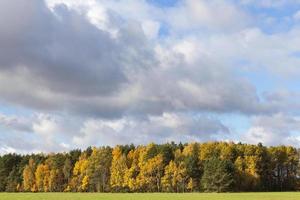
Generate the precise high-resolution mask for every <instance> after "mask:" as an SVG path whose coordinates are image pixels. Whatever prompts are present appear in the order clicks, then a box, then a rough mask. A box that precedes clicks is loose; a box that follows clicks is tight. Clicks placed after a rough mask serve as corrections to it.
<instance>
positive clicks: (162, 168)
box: [0, 142, 300, 192]
mask: <svg viewBox="0 0 300 200" xmlns="http://www.w3.org/2000/svg"><path fill="white" fill-rule="evenodd" d="M299 152H300V151H299V150H297V149H296V148H294V147H291V146H277V147H266V146H263V145H262V144H258V145H250V144H242V143H237V144H236V143H231V142H207V143H189V144H181V143H180V144H175V143H167V144H153V143H151V144H149V145H139V146H134V145H119V146H116V147H114V148H112V147H108V146H107V147H99V148H96V147H93V148H92V147H89V148H87V149H86V150H84V151H81V150H79V149H77V150H72V151H70V152H66V153H51V154H32V155H18V154H6V155H2V156H0V191H6V192H227V191H237V192H238V191H292V190H299V189H300V187H299V183H300V167H299Z"/></svg>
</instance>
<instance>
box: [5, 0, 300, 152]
mask: <svg viewBox="0 0 300 200" xmlns="http://www.w3.org/2000/svg"><path fill="white" fill-rule="evenodd" d="M295 3H298V1H276V2H275V1H269V0H267V1H255V0H254V1H253V0H247V1H239V2H236V1H226V2H223V1H217V0H212V1H208V0H201V1H196V0H187V1H178V2H176V3H174V4H172V6H164V7H160V6H159V4H156V3H151V2H149V1H140V0H132V1H117V0H111V1H105V0H87V1H84V0H78V1H74V0H47V1H40V0H32V1H30V2H28V1H26V0H4V1H1V2H0V13H1V18H0V43H1V46H0V94H1V95H0V108H1V105H2V103H5V104H8V105H10V106H12V107H14V106H20V107H21V108H25V109H28V110H30V112H31V113H32V116H31V117H22V116H21V115H20V114H18V113H15V114H14V115H13V116H10V115H5V114H3V115H0V126H1V128H3V129H4V130H8V132H9V133H5V134H2V135H0V145H1V146H2V150H0V151H2V152H7V151H13V149H14V150H15V151H19V152H22V151H24V152H30V151H41V150H44V151H58V150H66V149H69V148H73V147H78V146H80V147H86V146H88V145H106V144H112V145H114V144H117V143H130V142H134V143H145V142H149V141H155V142H164V141H171V140H174V141H190V140H197V141H207V140H214V139H224V138H226V137H227V136H228V135H230V133H231V131H230V130H231V128H233V129H234V127H228V126H227V125H225V123H224V122H222V120H223V119H222V117H224V116H227V115H228V116H229V115H231V114H235V115H240V116H243V117H246V118H247V119H248V120H251V119H253V118H254V121H253V123H252V125H253V126H252V127H251V128H250V129H249V131H248V132H247V133H246V134H245V136H244V137H245V138H246V139H245V140H247V141H250V142H257V141H264V142H265V143H266V144H277V143H279V142H280V141H284V142H285V143H291V140H292V138H294V135H293V134H292V133H293V132H294V131H295V130H296V129H298V128H297V127H296V126H295V125H292V124H296V122H297V120H298V118H297V116H298V115H299V113H298V112H297V110H298V108H299V103H298V102H297V101H296V100H295V99H298V97H299V95H300V92H299V91H298V90H297V89H293V91H292V89H291V83H290V81H295V80H297V78H298V76H299V74H300V70H299V69H298V65H299V64H300V62H299V61H300V60H299V45H300V40H299V36H298V35H299V30H300V29H299V27H298V26H296V25H294V24H292V23H291V24H290V27H288V28H287V29H284V30H282V31H278V32H271V33H270V32H267V31H265V29H264V28H266V27H262V24H260V23H258V22H257V19H258V18H257V15H256V14H253V13H251V7H252V6H256V7H260V8H261V7H263V8H268V9H269V8H272V9H280V8H279V7H280V6H279V5H284V6H288V5H291V4H293V5H295ZM16 13H18V15H16ZM260 14H261V13H260ZM260 18H261V19H262V21H265V22H267V21H268V22H270V23H269V25H268V26H273V25H272V24H274V20H275V21H276V19H277V18H278V17H277V16H272V13H265V14H264V15H259V19H260ZM287 18H289V19H293V18H294V19H296V18H297V13H294V12H292V13H290V15H289V16H287ZM272 20H273V22H272ZM258 21H260V20H258ZM260 73H261V75H262V78H261V77H259V76H258V77H256V74H260ZM265 77H267V78H269V79H270V80H269V79H267V78H266V79H265ZM262 79H263V80H262ZM274 82H275V83H274ZM279 82H280V83H281V84H282V86H281V88H278V87H277V85H278V84H277V83H279ZM265 83H266V84H265ZM3 105H4V104H3ZM278 113H280V114H278ZM211 116H217V117H211ZM286 116H287V117H288V118H291V119H294V120H296V122H293V123H288V122H287V121H286V119H285V117H286ZM273 118H274V119H273ZM275 119H276V120H278V122H274V123H273V122H272V123H271V122H269V121H272V120H275ZM276 123H278V124H288V125H287V126H283V125H282V127H281V128H278V127H277V128H276V129H275V128H272V127H273V125H271V124H276ZM230 124H234V123H233V122H231V123H230ZM237 126H238V125H237ZM274 127H276V126H274ZM285 128H286V129H287V133H285V132H284V131H283V130H284V129H285ZM279 129H280V130H279ZM231 134H232V133H231ZM236 135H238V133H236ZM231 136H232V135H231ZM285 136H287V138H289V139H286V140H284V137H285ZM21 138H28V139H25V140H24V141H23V143H22V144H21V142H19V143H14V142H13V141H14V140H17V141H22V140H21ZM41 139H43V140H44V144H45V145H42V144H41V143H40V140H41ZM229 139H230V137H229Z"/></svg>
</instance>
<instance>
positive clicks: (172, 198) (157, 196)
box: [0, 192, 300, 200]
mask: <svg viewBox="0 0 300 200" xmlns="http://www.w3.org/2000/svg"><path fill="white" fill-rule="evenodd" d="M0 199H1V200H120V199H124V200H300V192H282V193H275V192H274V193H273V192H272V193H267V192H266V193H185V194H174V193H172V194H169V193H143V194H134V193H129V194H127V193H125V194H120V193H119V194H111V193H105V194H103V193H0Z"/></svg>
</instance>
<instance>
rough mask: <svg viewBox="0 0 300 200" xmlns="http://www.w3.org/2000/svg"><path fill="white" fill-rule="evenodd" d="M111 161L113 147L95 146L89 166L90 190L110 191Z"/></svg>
mask: <svg viewBox="0 0 300 200" xmlns="http://www.w3.org/2000/svg"><path fill="white" fill-rule="evenodd" d="M111 162H112V149H111V148H110V147H101V148H93V150H92V154H91V156H90V157H89V159H88V163H89V164H88V167H87V175H88V177H89V181H90V185H89V187H90V191H95V192H107V191H110V167H111Z"/></svg>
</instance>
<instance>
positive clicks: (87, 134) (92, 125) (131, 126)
mask: <svg viewBox="0 0 300 200" xmlns="http://www.w3.org/2000/svg"><path fill="white" fill-rule="evenodd" d="M229 133H230V131H229V129H228V128H227V127H226V126H225V125H223V124H222V123H221V122H220V121H218V120H216V119H213V118H207V117H196V116H188V115H183V114H174V113H164V114H163V115H162V116H152V117H149V118H146V119H133V118H130V117H124V118H122V119H118V120H95V119H92V120H87V121H86V122H85V123H84V125H83V127H82V128H81V134H80V135H77V136H75V137H74V138H73V142H74V144H76V145H78V146H80V147H85V146H86V145H116V144H129V143H134V144H145V143H149V142H152V141H156V142H159V143H161V142H170V141H176V142H179V141H182V142H187V141H207V140H217V139H221V138H223V137H226V135H228V134H229Z"/></svg>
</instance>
